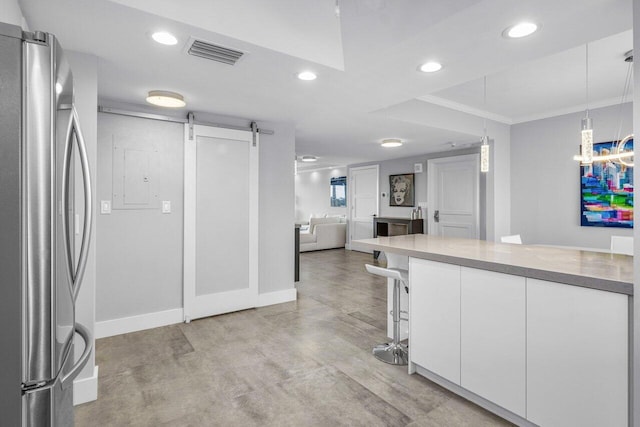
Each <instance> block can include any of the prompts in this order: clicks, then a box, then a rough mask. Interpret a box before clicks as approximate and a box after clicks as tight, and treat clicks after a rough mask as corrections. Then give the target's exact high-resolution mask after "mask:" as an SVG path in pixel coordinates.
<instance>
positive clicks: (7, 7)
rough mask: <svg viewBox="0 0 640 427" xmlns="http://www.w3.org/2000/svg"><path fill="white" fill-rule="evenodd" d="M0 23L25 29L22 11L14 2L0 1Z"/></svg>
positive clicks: (14, 0)
mask: <svg viewBox="0 0 640 427" xmlns="http://www.w3.org/2000/svg"><path fill="white" fill-rule="evenodd" d="M0 22H5V23H7V24H13V25H18V26H20V27H22V28H23V29H25V27H26V26H25V23H24V18H23V17H22V10H21V9H20V4H19V3H18V2H17V1H16V0H0Z"/></svg>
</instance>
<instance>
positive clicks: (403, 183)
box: [389, 173, 415, 207]
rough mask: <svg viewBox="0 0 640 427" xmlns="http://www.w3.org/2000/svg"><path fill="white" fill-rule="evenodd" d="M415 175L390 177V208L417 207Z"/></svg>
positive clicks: (407, 174)
mask: <svg viewBox="0 0 640 427" xmlns="http://www.w3.org/2000/svg"><path fill="white" fill-rule="evenodd" d="M414 176H415V175H414V174H412V173H405V174H401V175H389V193H390V197H389V206H405V207H413V206H415V187H414V185H413V184H414Z"/></svg>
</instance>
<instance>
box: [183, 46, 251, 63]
mask: <svg viewBox="0 0 640 427" xmlns="http://www.w3.org/2000/svg"><path fill="white" fill-rule="evenodd" d="M188 53H189V55H193V56H199V57H200V58H205V59H210V60H212V61H216V62H222V63H223V64H229V65H235V63H236V62H238V60H239V59H240V58H241V57H242V55H244V52H240V51H237V50H233V49H229V48H226V47H222V46H217V45H215V44H211V43H207V42H203V41H202V40H193V43H191V47H190V48H189V50H188Z"/></svg>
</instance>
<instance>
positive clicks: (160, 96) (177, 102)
mask: <svg viewBox="0 0 640 427" xmlns="http://www.w3.org/2000/svg"><path fill="white" fill-rule="evenodd" d="M147 102H148V103H149V104H153V105H157V106H158V107H168V108H180V107H184V106H185V105H187V103H186V102H184V97H183V96H182V95H180V94H179V93H175V92H169V91H166V90H152V91H150V92H149V96H147Z"/></svg>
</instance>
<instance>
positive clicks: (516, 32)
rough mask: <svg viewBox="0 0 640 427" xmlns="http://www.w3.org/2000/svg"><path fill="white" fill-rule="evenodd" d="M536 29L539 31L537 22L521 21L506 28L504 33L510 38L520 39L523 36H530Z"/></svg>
mask: <svg viewBox="0 0 640 427" xmlns="http://www.w3.org/2000/svg"><path fill="white" fill-rule="evenodd" d="M536 31H538V25H537V24H534V23H533V22H520V23H518V24H516V25H512V26H511V27H509V28H507V29H506V30H504V31H503V32H502V35H503V36H504V37H507V38H509V39H520V38H522V37H527V36H530V35H531V34H533V33H535V32H536Z"/></svg>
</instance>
